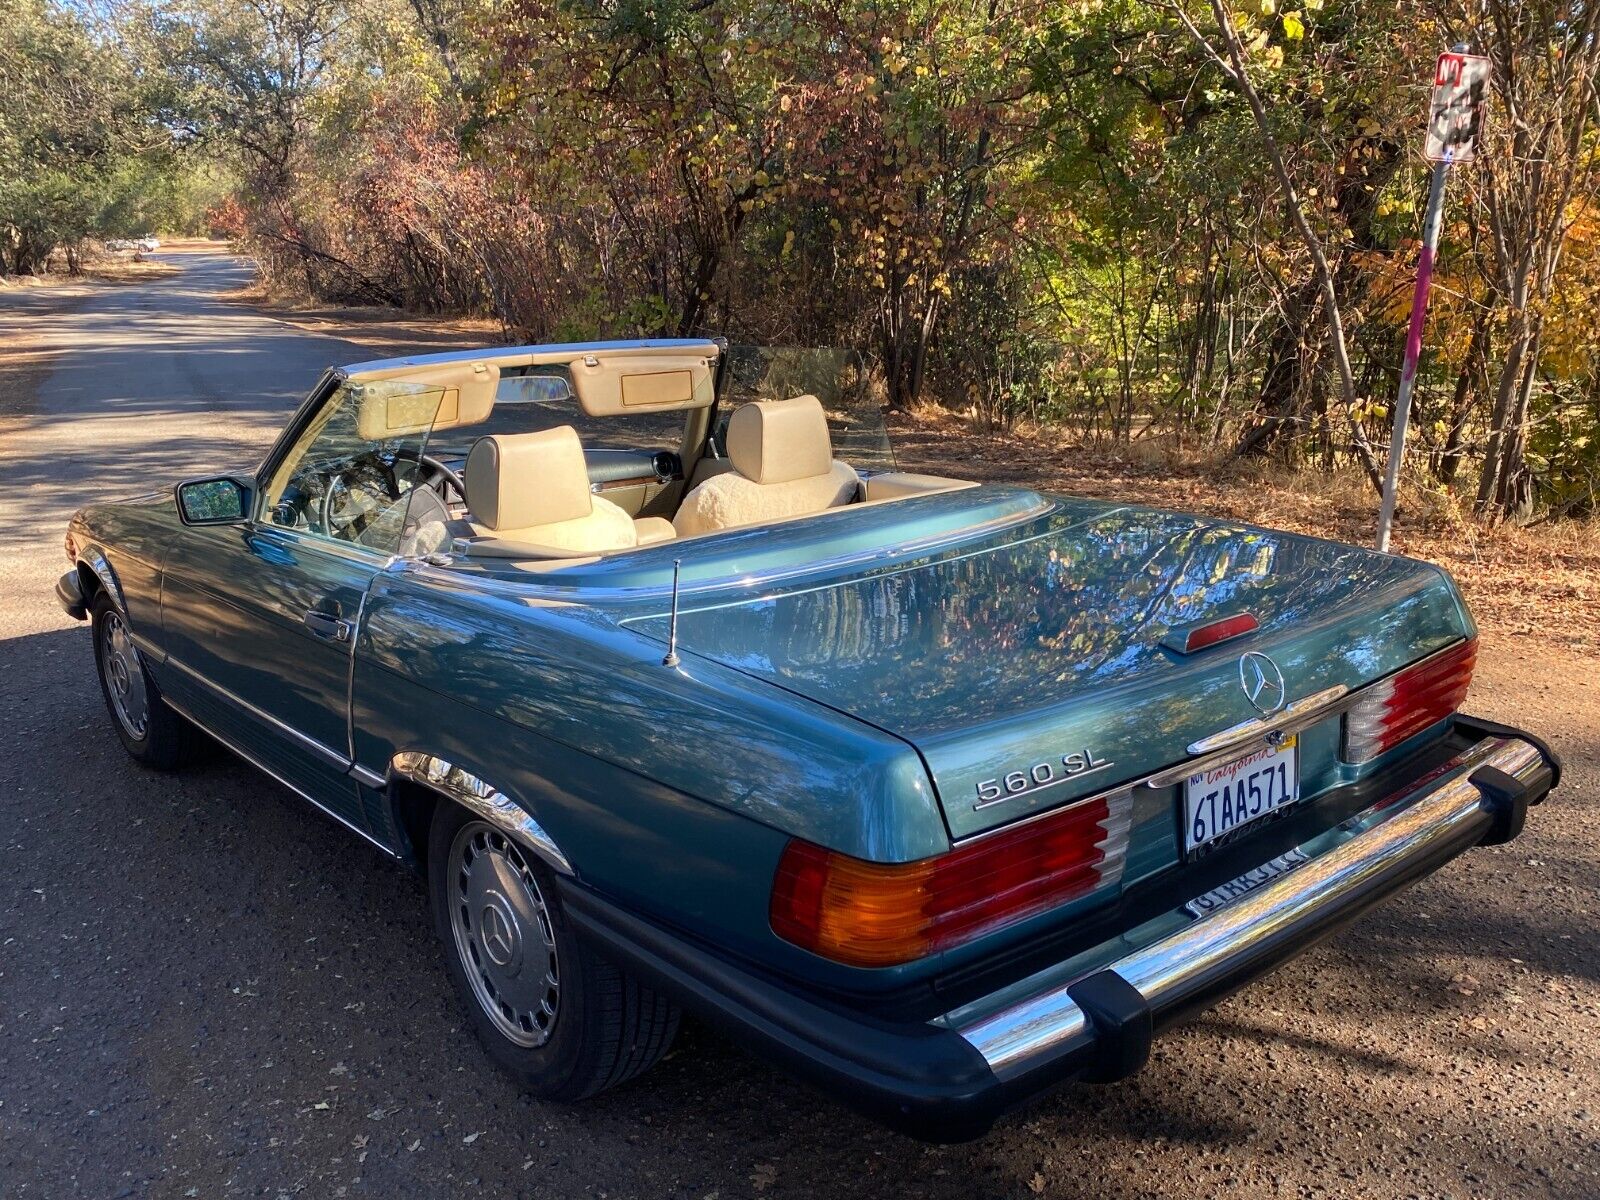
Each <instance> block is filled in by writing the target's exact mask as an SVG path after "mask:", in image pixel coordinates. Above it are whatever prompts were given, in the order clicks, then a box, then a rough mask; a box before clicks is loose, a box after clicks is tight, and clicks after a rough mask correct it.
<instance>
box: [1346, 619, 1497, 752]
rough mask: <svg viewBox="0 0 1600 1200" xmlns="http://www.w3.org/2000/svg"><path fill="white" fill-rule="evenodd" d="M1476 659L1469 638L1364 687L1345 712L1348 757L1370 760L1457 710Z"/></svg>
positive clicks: (1474, 643) (1472, 640) (1475, 644)
mask: <svg viewBox="0 0 1600 1200" xmlns="http://www.w3.org/2000/svg"><path fill="white" fill-rule="evenodd" d="M1477 661H1478V640H1477V638H1469V639H1468V640H1467V641H1464V642H1457V643H1456V644H1455V645H1454V646H1451V647H1449V648H1448V649H1445V650H1441V651H1439V653H1437V654H1434V655H1431V656H1430V657H1428V658H1425V659H1423V660H1422V661H1421V662H1419V663H1413V664H1412V665H1411V666H1409V667H1407V668H1405V670H1403V671H1399V672H1396V673H1395V674H1393V675H1391V676H1389V677H1388V678H1387V679H1380V680H1379V681H1378V682H1377V683H1374V684H1372V685H1371V686H1370V687H1367V688H1365V689H1364V690H1363V691H1362V692H1361V694H1360V696H1359V697H1358V699H1357V700H1356V702H1355V704H1354V705H1353V706H1352V707H1351V709H1350V711H1349V712H1348V713H1346V714H1345V718H1344V760H1345V761H1346V762H1349V763H1365V762H1371V761H1372V760H1373V759H1375V758H1377V757H1378V756H1379V755H1380V754H1383V753H1384V752H1385V751H1387V750H1392V749H1393V748H1394V747H1396V746H1398V745H1399V744H1400V743H1401V742H1403V741H1405V740H1406V739H1407V738H1411V737H1415V736H1416V735H1417V734H1419V733H1421V732H1422V731H1423V730H1424V729H1427V728H1428V727H1429V726H1431V725H1436V724H1438V723H1439V722H1440V721H1442V720H1444V719H1445V718H1446V717H1448V716H1449V715H1450V714H1451V713H1453V712H1455V711H1456V709H1458V708H1460V707H1461V702H1462V701H1463V700H1465V699H1466V698H1467V687H1468V685H1470V684H1471V683H1472V668H1473V666H1474V665H1475V664H1476V663H1477Z"/></svg>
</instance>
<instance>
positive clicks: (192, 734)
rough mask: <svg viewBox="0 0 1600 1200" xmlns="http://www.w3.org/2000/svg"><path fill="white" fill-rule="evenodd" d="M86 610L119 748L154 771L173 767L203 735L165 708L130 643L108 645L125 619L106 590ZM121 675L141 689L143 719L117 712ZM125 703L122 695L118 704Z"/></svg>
mask: <svg viewBox="0 0 1600 1200" xmlns="http://www.w3.org/2000/svg"><path fill="white" fill-rule="evenodd" d="M89 614H90V622H91V627H92V629H93V631H94V665H95V675H96V677H97V678H98V679H99V680H100V695H101V697H102V698H103V699H104V700H105V702H106V711H107V713H109V714H110V716H111V727H112V728H113V729H114V730H116V732H117V737H118V738H120V739H121V741H122V745H123V748H124V749H125V750H127V752H128V753H129V754H130V755H132V756H133V758H134V759H135V760H136V761H137V762H139V763H142V764H143V765H144V766H147V767H153V768H154V769H156V770H158V771H175V770H177V769H178V768H179V767H181V766H183V764H184V763H186V762H188V761H189V759H190V758H192V757H193V756H194V752H195V750H196V748H197V746H198V744H199V741H200V736H201V735H200V732H199V730H197V729H196V728H195V727H194V726H193V725H191V724H190V723H189V722H188V721H186V720H185V719H184V718H183V717H180V716H179V715H178V714H177V713H176V712H174V711H173V710H172V709H171V708H170V707H168V705H167V702H166V701H165V700H164V699H162V696H161V689H160V688H158V687H156V684H155V680H153V679H151V678H150V672H149V671H147V670H146V669H145V665H144V662H143V660H142V659H141V658H140V657H139V652H138V650H137V649H135V648H133V646H132V644H131V642H126V643H125V648H124V649H123V650H122V651H120V652H119V651H113V650H112V649H111V647H110V646H109V645H108V638H109V639H111V640H113V641H115V640H117V639H116V638H115V631H116V630H117V629H119V628H120V630H121V633H122V638H123V640H124V641H125V639H126V636H127V617H126V616H124V614H123V613H122V610H121V609H119V608H118V607H117V606H116V603H115V602H114V601H113V600H112V599H111V596H110V594H109V593H107V592H104V591H102V592H100V593H99V594H98V595H96V596H95V598H94V601H93V603H91V604H90V606H89ZM119 678H120V679H121V680H122V681H124V686H131V687H140V688H142V689H143V690H142V693H141V694H142V696H143V700H144V703H143V710H144V712H143V721H142V722H140V721H137V720H134V719H132V718H130V717H129V716H128V715H127V713H126V711H119V699H118V696H117V694H116V691H117V688H118V687H119V682H118V681H119ZM124 695H126V692H125V693H124ZM127 703H128V702H127V701H126V700H125V699H124V700H123V701H121V702H120V706H126V705H127Z"/></svg>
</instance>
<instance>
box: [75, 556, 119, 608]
mask: <svg viewBox="0 0 1600 1200" xmlns="http://www.w3.org/2000/svg"><path fill="white" fill-rule="evenodd" d="M78 581H79V582H80V583H81V584H82V585H83V602H84V604H85V605H86V606H87V605H90V604H93V603H94V598H95V595H96V594H97V593H98V592H101V591H104V592H106V593H107V594H108V595H110V597H111V602H112V603H113V604H115V605H116V606H117V608H118V609H120V610H121V611H122V613H123V614H124V615H126V614H127V611H128V604H127V601H126V600H125V599H124V598H123V595H122V583H121V582H120V581H119V580H118V579H117V572H116V570H115V568H113V567H112V565H111V560H110V559H108V558H107V557H106V556H105V552H104V551H103V550H101V549H100V547H98V546H93V545H91V546H85V547H84V548H83V549H81V550H80V551H79V552H78Z"/></svg>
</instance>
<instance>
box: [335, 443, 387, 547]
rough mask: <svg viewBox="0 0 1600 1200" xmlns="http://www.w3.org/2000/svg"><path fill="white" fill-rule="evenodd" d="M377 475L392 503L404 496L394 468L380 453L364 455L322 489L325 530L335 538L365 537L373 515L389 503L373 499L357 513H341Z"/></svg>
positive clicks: (363, 491) (340, 471) (346, 466)
mask: <svg viewBox="0 0 1600 1200" xmlns="http://www.w3.org/2000/svg"><path fill="white" fill-rule="evenodd" d="M374 476H377V477H379V479H380V481H381V483H382V486H383V490H384V491H385V492H387V493H388V497H389V500H390V501H391V502H393V501H395V500H398V499H400V481H399V480H398V479H396V478H395V473H394V468H393V467H392V466H390V465H389V464H388V463H386V462H384V461H383V459H381V458H379V457H378V456H377V455H376V454H371V455H363V456H362V457H360V458H358V459H356V460H355V461H354V462H350V463H346V464H345V465H344V466H343V467H341V468H339V469H338V470H335V471H332V472H330V473H329V474H328V477H327V480H326V482H325V483H324V485H323V488H322V497H321V503H320V512H319V514H318V515H319V517H320V518H321V526H322V529H323V530H324V532H326V533H327V534H328V535H329V536H331V537H345V536H347V535H353V536H354V537H360V536H361V534H362V533H363V532H364V531H365V530H366V528H367V526H368V525H369V524H371V521H372V518H373V517H374V516H375V515H377V513H378V512H381V511H382V509H383V507H385V506H380V505H373V504H371V503H370V501H369V502H368V503H366V504H363V505H361V506H360V507H359V508H358V511H356V512H355V513H353V514H341V512H340V510H341V509H343V508H344V507H345V506H347V505H349V504H351V503H352V502H353V497H355V496H356V495H357V494H358V489H359V492H360V494H363V495H364V494H365V493H366V488H365V487H363V486H362V485H364V484H368V483H369V482H371V480H372V479H373V477H374ZM363 518H366V519H365V520H363Z"/></svg>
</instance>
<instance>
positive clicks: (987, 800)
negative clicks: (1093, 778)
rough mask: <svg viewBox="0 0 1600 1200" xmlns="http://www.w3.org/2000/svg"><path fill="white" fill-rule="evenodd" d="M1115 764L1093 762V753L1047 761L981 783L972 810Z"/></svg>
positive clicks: (1032, 792) (1109, 761) (1078, 753)
mask: <svg viewBox="0 0 1600 1200" xmlns="http://www.w3.org/2000/svg"><path fill="white" fill-rule="evenodd" d="M1115 765H1116V764H1115V763H1113V762H1112V761H1111V760H1110V759H1105V758H1096V757H1095V756H1094V751H1093V750H1074V751H1072V752H1071V753H1069V754H1063V755H1062V756H1061V757H1060V758H1059V759H1056V760H1053V761H1052V760H1050V759H1046V760H1045V761H1044V762H1040V763H1034V764H1033V766H1031V767H1028V768H1027V769H1026V770H1022V771H1012V772H1010V773H1008V774H1006V775H1002V776H1001V777H1000V778H998V779H984V780H980V781H979V783H978V802H977V803H976V804H974V805H973V806H972V807H973V808H975V809H977V808H988V807H989V806H990V805H991V804H999V803H1000V802H1001V801H1004V800H1016V799H1018V798H1019V797H1021V796H1031V795H1033V794H1034V793H1035V792H1042V791H1044V790H1045V789H1046V788H1053V787H1055V786H1056V785H1057V784H1061V783H1067V782H1069V781H1070V780H1073V779H1082V778H1083V777H1084V776H1085V775H1093V774H1094V773H1095V772H1096V771H1104V770H1105V769H1106V768H1108V767H1113V766H1115Z"/></svg>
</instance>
